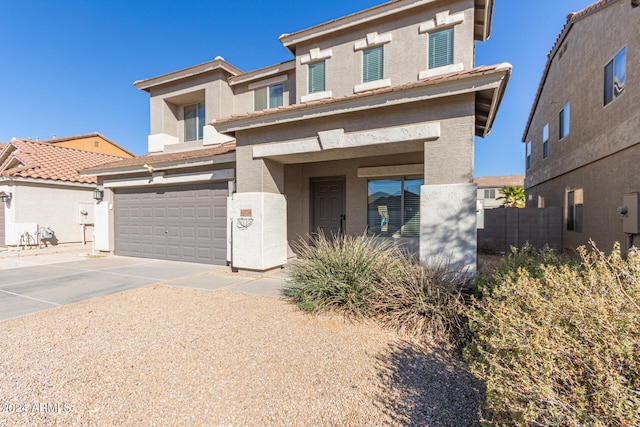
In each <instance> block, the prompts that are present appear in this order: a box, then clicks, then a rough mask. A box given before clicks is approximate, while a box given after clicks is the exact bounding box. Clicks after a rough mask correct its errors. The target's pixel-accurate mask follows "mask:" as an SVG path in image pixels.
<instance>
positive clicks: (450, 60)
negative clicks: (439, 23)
mask: <svg viewBox="0 0 640 427" xmlns="http://www.w3.org/2000/svg"><path fill="white" fill-rule="evenodd" d="M445 33H446V34H450V40H448V41H447V42H449V41H450V43H451V46H450V49H448V51H447V58H446V59H445V60H444V63H440V62H438V61H436V59H437V58H435V55H436V53H435V51H436V49H434V44H435V41H434V37H436V36H440V35H443V34H445ZM454 57H455V28H454V27H448V28H443V29H439V30H435V31H430V32H429V55H428V58H427V63H428V64H427V66H428V69H429V70H434V69H437V68H441V67H446V66H449V65H453V64H454V63H455V58H454Z"/></svg>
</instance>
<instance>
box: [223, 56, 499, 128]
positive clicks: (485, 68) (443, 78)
mask: <svg viewBox="0 0 640 427" xmlns="http://www.w3.org/2000/svg"><path fill="white" fill-rule="evenodd" d="M507 69H508V70H511V65H510V64H506V63H502V64H496V65H481V66H478V67H475V68H472V69H470V70H462V71H455V72H452V73H444V74H439V75H437V76H432V77H427V78H424V79H420V80H418V81H415V82H410V83H405V84H402V85H397V86H391V87H385V88H380V89H373V90H368V91H365V92H359V93H355V94H351V95H344V96H341V97H338V98H326V99H320V100H315V101H307V102H300V103H298V104H292V105H287V106H284V107H278V108H271V109H267V110H260V111H253V112H248V113H242V114H234V115H231V116H228V117H221V118H218V119H215V120H214V121H213V124H214V125H215V124H219V123H227V122H233V121H236V120H241V119H247V118H253V117H258V116H263V115H271V114H275V113H279V112H282V111H288V110H299V109H303V108H309V107H315V106H320V105H325V104H333V103H337V102H344V101H350V100H353V99H359V98H364V97H367V96H373V95H379V94H383V93H391V92H400V91H404V90H409V89H413V88H418V87H422V86H428V85H430V84H435V83H439V82H449V81H455V80H461V79H463V78H466V77H469V76H475V75H485V74H491V73H494V72H499V71H503V70H507Z"/></svg>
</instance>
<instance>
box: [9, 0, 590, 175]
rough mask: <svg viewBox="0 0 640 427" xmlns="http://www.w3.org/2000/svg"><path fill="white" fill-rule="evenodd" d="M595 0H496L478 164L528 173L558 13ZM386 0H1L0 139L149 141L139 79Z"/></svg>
mask: <svg viewBox="0 0 640 427" xmlns="http://www.w3.org/2000/svg"><path fill="white" fill-rule="evenodd" d="M594 1H595V0H536V1H522V0H495V3H496V5H495V10H494V17H493V30H492V36H491V38H490V39H489V40H488V41H486V42H484V43H477V44H476V64H477V65H490V64H496V63H500V62H510V63H511V64H513V75H512V77H511V81H510V83H509V87H508V89H507V92H506V95H505V98H504V100H503V102H502V105H501V108H500V111H499V113H498V117H497V120H496V122H495V124H494V126H493V129H492V131H491V134H490V135H489V136H488V137H487V138H485V139H481V138H477V139H476V155H475V175H476V176H487V175H507V174H516V173H524V144H522V143H521V138H522V133H523V129H524V126H525V124H526V121H527V118H528V115H529V111H530V109H531V104H532V102H533V98H534V96H535V92H536V89H537V87H538V83H539V81H540V77H541V73H542V70H543V68H544V65H545V62H546V59H547V56H546V55H547V53H548V52H549V50H550V49H551V47H552V45H553V43H554V41H555V39H556V37H557V36H558V34H559V33H560V30H561V29H562V27H563V25H564V23H565V21H566V16H567V14H569V13H570V12H574V11H578V10H580V9H582V8H584V7H586V6H588V5H589V4H590V3H593V2H594ZM382 3H384V1H383V0H349V1H345V0H323V1H322V2H321V4H322V7H320V8H319V7H317V4H316V3H313V2H310V3H307V2H303V1H300V0H268V1H265V0H236V1H221V0H180V1H178V0H153V1H152V0H0V142H7V141H9V140H10V139H11V138H12V137H14V136H16V137H20V138H34V139H35V138H36V137H38V138H40V139H48V138H51V136H52V135H53V134H55V135H56V136H58V137H62V136H70V135H77V134H83V133H91V132H100V133H101V134H103V135H104V136H106V137H107V138H110V139H112V140H114V141H115V142H117V143H118V144H120V145H122V146H124V147H126V148H127V149H129V150H131V151H133V152H134V153H136V154H145V153H146V152H147V135H148V134H149V95H148V94H147V93H146V92H142V91H139V90H138V89H137V88H135V87H134V86H133V82H134V81H136V80H141V79H146V78H150V77H155V76H158V75H161V74H165V73H168V72H171V71H175V70H179V69H181V68H186V67H189V66H192V65H196V64H200V63H203V62H207V61H210V60H212V59H213V58H215V57H216V56H218V55H220V56H222V57H223V58H225V59H226V60H227V61H229V62H230V63H232V64H233V65H235V66H236V67H238V68H240V69H241V70H243V71H251V70H254V69H257V68H261V67H265V66H268V65H271V64H275V63H279V62H283V61H288V60H290V59H291V58H292V56H291V54H290V53H289V52H288V51H287V50H286V49H285V48H284V47H283V46H282V44H281V43H280V42H279V41H278V37H279V36H280V35H281V34H282V33H291V32H294V31H297V30H301V29H303V28H307V27H310V26H313V25H316V24H319V23H322V22H325V21H328V20H331V19H335V18H338V17H340V16H344V15H346V14H349V13H353V12H357V11H359V10H363V9H366V8H369V7H372V6H376V5H378V4H382Z"/></svg>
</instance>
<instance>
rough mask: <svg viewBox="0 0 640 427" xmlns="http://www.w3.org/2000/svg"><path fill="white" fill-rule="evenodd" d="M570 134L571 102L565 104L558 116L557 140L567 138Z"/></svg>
mask: <svg viewBox="0 0 640 427" xmlns="http://www.w3.org/2000/svg"><path fill="white" fill-rule="evenodd" d="M570 132H571V102H567V104H566V105H565V106H564V108H563V109H562V110H560V113H559V115H558V140H562V139H564V138H566V137H567V136H569V133H570Z"/></svg>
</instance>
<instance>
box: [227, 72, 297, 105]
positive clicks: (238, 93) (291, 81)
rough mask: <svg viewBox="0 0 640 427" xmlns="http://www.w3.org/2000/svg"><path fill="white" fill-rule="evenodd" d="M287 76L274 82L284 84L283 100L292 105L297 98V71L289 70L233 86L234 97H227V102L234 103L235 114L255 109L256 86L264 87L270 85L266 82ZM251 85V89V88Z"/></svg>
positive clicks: (284, 103) (285, 103) (284, 102)
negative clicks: (283, 79) (285, 78)
mask: <svg viewBox="0 0 640 427" xmlns="http://www.w3.org/2000/svg"><path fill="white" fill-rule="evenodd" d="M283 76H286V77H287V80H285V81H283V82H279V83H272V85H273V84H280V83H281V84H282V86H283V94H282V98H283V99H282V102H283V105H291V104H294V103H295V101H296V99H295V85H296V78H295V72H294V71H293V70H292V71H289V72H285V73H279V74H271V75H268V76H266V77H265V78H261V79H255V80H251V81H250V82H247V83H243V84H238V85H234V86H233V88H232V89H233V93H232V94H231V95H232V99H227V102H230V104H229V105H233V114H242V113H247V112H251V111H254V109H255V102H254V99H255V97H254V94H255V89H254V86H258V89H259V88H263V87H265V86H269V84H265V83H267V82H269V81H270V80H272V79H277V78H279V77H283ZM249 87H251V89H249Z"/></svg>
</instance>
